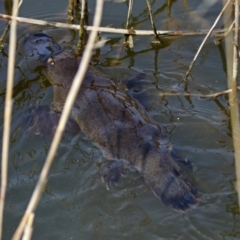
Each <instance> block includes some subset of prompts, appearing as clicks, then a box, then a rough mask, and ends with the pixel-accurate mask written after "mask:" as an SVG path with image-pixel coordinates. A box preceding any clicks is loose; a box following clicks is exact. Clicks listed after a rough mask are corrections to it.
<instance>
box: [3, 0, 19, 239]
mask: <svg viewBox="0 0 240 240" xmlns="http://www.w3.org/2000/svg"><path fill="white" fill-rule="evenodd" d="M12 12H13V13H12V14H13V16H14V17H16V16H17V14H18V0H14V1H13V10H12ZM16 32H17V21H16V19H14V20H12V22H11V27H10V49H9V58H8V78H7V90H6V91H7V92H6V98H5V110H4V129H3V140H2V172H1V197H0V239H2V226H3V210H4V203H5V197H6V188H7V172H8V152H9V140H10V128H11V115H12V89H13V82H14V64H15V49H16V39H17V37H16Z"/></svg>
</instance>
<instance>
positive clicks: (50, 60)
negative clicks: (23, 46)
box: [47, 57, 55, 66]
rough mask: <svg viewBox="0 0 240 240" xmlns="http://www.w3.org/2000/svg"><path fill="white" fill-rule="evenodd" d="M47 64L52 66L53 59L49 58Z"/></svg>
mask: <svg viewBox="0 0 240 240" xmlns="http://www.w3.org/2000/svg"><path fill="white" fill-rule="evenodd" d="M47 62H48V63H50V64H51V66H53V65H54V64H55V63H54V61H53V58H51V57H50V58H49V59H48V60H47Z"/></svg>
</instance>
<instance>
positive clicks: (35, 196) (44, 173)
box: [13, 0, 103, 240]
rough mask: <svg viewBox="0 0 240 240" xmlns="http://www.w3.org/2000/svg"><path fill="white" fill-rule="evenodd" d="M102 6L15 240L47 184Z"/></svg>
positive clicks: (18, 238)
mask: <svg viewBox="0 0 240 240" xmlns="http://www.w3.org/2000/svg"><path fill="white" fill-rule="evenodd" d="M102 8H103V0H97V4H96V9H95V14H94V24H93V25H94V26H95V28H94V30H93V31H92V32H91V34H90V37H89V40H88V43H87V45H86V48H85V51H84V54H83V57H82V61H81V65H80V66H79V69H78V71H77V73H76V75H75V77H74V80H73V82H72V86H71V88H70V91H69V94H68V96H67V99H66V102H65V105H64V108H63V111H62V116H61V118H60V121H59V124H58V126H57V129H56V133H55V135H54V138H53V141H52V144H51V147H50V150H49V152H48V155H47V158H46V161H45V163H44V166H43V169H42V171H41V174H40V177H39V180H38V183H37V186H36V187H35V189H34V192H33V195H32V197H31V199H30V202H29V204H28V207H27V209H26V211H25V214H24V216H23V218H22V220H21V222H20V224H19V226H18V228H17V230H16V232H15V234H14V236H13V240H20V238H21V235H22V233H23V230H24V228H25V226H26V223H27V221H28V218H29V216H30V215H31V214H32V213H33V212H34V211H35V209H36V207H37V204H38V202H39V200H40V197H41V194H42V192H43V189H44V187H45V186H46V182H47V175H48V172H49V170H50V167H51V165H52V162H53V159H54V156H55V153H56V150H57V147H58V144H59V142H60V140H61V136H62V133H63V131H64V128H65V125H66V122H67V120H68V116H69V114H70V111H71V109H72V106H73V103H74V101H75V98H76V96H77V93H78V91H79V88H80V86H81V84H82V81H83V78H84V76H85V73H86V71H87V67H88V65H89V61H90V57H91V54H92V49H93V47H94V43H95V39H96V37H97V27H98V26H99V25H100V22H101V17H102Z"/></svg>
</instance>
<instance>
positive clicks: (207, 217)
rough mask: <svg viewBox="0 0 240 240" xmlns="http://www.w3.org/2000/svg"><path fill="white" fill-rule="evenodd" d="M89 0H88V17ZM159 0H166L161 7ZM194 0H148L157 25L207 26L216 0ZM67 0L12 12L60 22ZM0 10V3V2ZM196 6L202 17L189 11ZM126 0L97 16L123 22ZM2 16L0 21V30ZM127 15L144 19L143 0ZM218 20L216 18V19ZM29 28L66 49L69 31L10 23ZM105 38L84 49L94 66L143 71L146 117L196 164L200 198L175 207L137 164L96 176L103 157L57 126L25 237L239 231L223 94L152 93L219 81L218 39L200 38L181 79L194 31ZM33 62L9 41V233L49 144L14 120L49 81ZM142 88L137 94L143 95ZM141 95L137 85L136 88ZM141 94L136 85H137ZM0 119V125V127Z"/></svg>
mask: <svg viewBox="0 0 240 240" xmlns="http://www.w3.org/2000/svg"><path fill="white" fill-rule="evenodd" d="M94 2H95V1H93V0H91V1H90V0H89V22H90V24H91V23H92V19H93V14H94V7H95V3H94ZM167 2H171V6H169V7H168V5H167ZM198 2H199V1H187V0H185V1H180V0H179V1H176V0H175V1H166V3H165V1H152V11H153V13H154V20H155V24H156V26H157V29H162V30H195V29H207V28H209V26H210V25H211V23H213V21H214V20H215V18H216V17H217V15H218V13H219V12H220V11H221V8H222V6H221V4H220V3H221V1H219V2H218V3H216V4H215V5H214V6H212V7H211V8H210V9H209V10H208V11H206V12H203V10H204V9H201V8H198V10H197V11H195V9H197V7H199V6H198ZM66 9H67V1H63V0H58V1H45V0H40V1H36V0H25V1H24V3H23V5H22V7H21V10H20V16H23V17H31V18H37V19H44V20H49V21H60V22H67V17H66V12H67V11H66ZM0 11H1V12H3V13H5V12H6V11H5V8H4V4H3V2H1V3H0ZM201 14H203V18H201V17H198V16H200V15H201ZM126 16H127V4H126V3H125V2H122V3H112V2H110V1H109V2H106V3H105V7H104V15H103V20H102V24H101V26H109V25H110V26H111V27H116V28H122V27H124V26H125V23H126ZM5 24H6V22H5V21H2V20H1V21H0V29H1V32H2V31H3V29H4V26H5ZM132 25H133V26H134V27H135V28H136V29H150V28H151V27H150V20H149V18H148V11H147V9H146V4H145V1H144V0H138V1H137V2H136V1H135V3H134V10H133V18H132ZM220 27H221V23H219V25H218V28H220ZM29 32H45V33H47V34H49V35H51V36H53V37H54V38H55V39H56V40H57V41H58V42H59V43H60V44H61V45H62V46H65V47H67V48H72V49H74V47H75V44H76V42H77V33H76V32H74V31H70V30H66V29H55V28H49V27H48V28H46V27H42V26H34V25H30V24H20V25H19V27H18V42H20V41H21V39H22V38H23V37H24V36H25V35H26V34H27V33H29ZM101 36H102V37H105V38H107V39H108V41H107V43H106V44H105V45H104V46H103V48H101V50H100V51H99V52H94V54H95V56H94V59H93V63H94V64H95V65H96V67H97V68H98V69H99V70H100V71H102V72H104V73H105V74H108V75H109V76H111V77H114V78H115V79H116V82H121V80H122V79H126V78H128V77H131V76H135V75H136V74H137V73H139V72H144V73H145V74H146V82H147V84H145V85H144V91H143V93H144V94H147V95H148V97H147V98H146V99H145V100H144V99H143V101H144V103H145V105H146V107H147V109H148V110H149V112H150V114H151V115H152V116H153V118H154V119H156V120H157V121H159V122H160V123H162V124H164V125H165V126H166V127H167V128H168V130H169V133H170V137H171V140H172V142H173V144H174V146H175V147H176V148H177V149H178V151H180V152H181V154H182V155H183V156H184V157H186V158H188V159H190V160H191V161H192V162H193V163H194V165H195V166H196V167H197V170H196V171H195V172H191V171H190V170H188V169H186V171H187V172H188V174H189V175H190V176H191V178H193V179H194V181H195V182H196V185H197V186H198V188H199V190H200V192H201V198H202V202H201V203H200V205H199V206H198V207H197V208H196V209H194V210H192V211H190V212H187V213H185V214H179V213H177V212H175V211H173V210H172V209H170V208H168V207H166V206H165V205H163V204H162V203H161V202H160V201H159V200H158V199H156V198H155V197H154V196H153V194H152V192H151V190H150V189H149V188H148V187H147V186H146V185H145V184H144V182H143V180H142V179H141V178H140V177H139V176H138V174H137V173H135V172H131V171H127V172H126V174H125V176H124V177H123V178H122V179H121V181H120V182H119V184H118V185H117V186H116V187H113V188H111V189H110V190H109V191H107V190H106V187H105V184H103V182H102V181H101V165H102V163H103V162H104V159H103V157H102V155H101V152H100V151H99V150H98V149H97V147H96V146H94V144H93V143H92V142H91V141H90V140H89V139H88V138H87V137H86V136H84V135H83V134H78V135H77V136H72V135H66V136H65V138H64V140H63V141H62V143H61V145H60V146H59V150H58V153H57V156H56V160H55V162H54V164H53V166H52V168H51V172H50V174H49V181H48V184H47V187H46V190H45V192H44V194H43V197H42V199H41V202H40V204H39V207H38V208H37V211H36V216H35V221H34V233H33V239H41V240H42V239H59V240H60V239H239V238H240V216H239V211H238V206H237V195H236V192H235V190H234V185H235V179H236V177H235V169H234V158H233V146H232V137H231V131H230V127H229V110H228V101H227V96H221V97H219V98H217V99H215V100H214V99H204V98H200V97H184V96H180V95H179V96H167V95H166V96H164V97H163V96H162V93H164V92H166V93H167V92H175V93H180V92H184V91H186V92H189V93H199V94H208V93H212V92H218V91H221V90H225V89H226V87H227V83H226V72H225V67H224V66H225V63H224V60H223V59H224V50H223V46H222V45H220V46H216V45H214V43H213V39H211V38H210V39H209V40H208V41H207V43H206V44H205V46H204V48H203V51H202V52H201V54H200V56H199V58H198V60H197V62H196V64H195V66H194V68H193V71H192V74H191V76H190V77H189V79H188V82H187V84H180V85H179V83H180V82H181V81H182V78H183V76H184V74H185V72H186V70H187V68H188V66H189V64H190V62H191V60H192V58H193V56H194V54H195V53H196V51H197V48H198V46H199V44H200V43H201V40H202V39H203V37H201V36H198V37H196V36H193V37H181V38H180V37H179V38H171V39H164V44H163V45H162V46H160V47H156V46H152V45H151V44H150V41H151V37H143V36H137V37H135V38H134V44H135V47H134V51H132V52H131V51H125V49H124V47H122V42H123V37H122V36H121V35H116V34H110V33H109V34H107V33H104V34H101ZM7 41H8V39H7V40H6V44H5V47H4V50H3V52H1V53H0V61H1V68H0V89H1V95H0V96H1V98H0V111H1V114H0V118H1V122H2V116H3V111H4V97H5V85H6V82H5V81H6V66H7V60H8V43H7ZM37 65H38V63H33V62H29V61H26V59H24V58H23V57H22V56H21V54H20V50H18V54H17V62H16V68H15V70H16V71H15V72H16V73H15V84H14V86H15V87H14V107H13V120H12V134H11V146H10V147H11V149H10V161H9V184H8V190H7V199H6V208H5V215H4V236H3V239H10V238H11V236H12V234H13V232H14V230H15V228H16V227H17V225H18V223H19V221H20V218H21V216H22V214H23V212H24V210H25V208H26V206H27V203H28V200H29V198H30V196H31V194H32V191H33V189H34V186H35V184H36V182H37V179H38V176H39V173H40V171H41V167H42V165H43V163H44V160H45V157H46V154H47V151H48V149H49V138H48V137H47V136H46V137H44V138H34V137H31V136H29V135H27V134H26V133H25V131H24V129H23V122H22V121H21V117H22V115H23V114H24V112H25V111H26V109H27V107H29V106H34V105H36V104H39V105H49V104H50V103H51V101H52V88H51V85H50V84H49V83H48V81H47V80H46V79H45V77H44V76H43V75H42V74H41V67H38V66H37ZM144 94H143V95H144ZM144 96H145V95H144ZM140 97H141V95H140ZM2 129H3V126H2V125H1V132H2Z"/></svg>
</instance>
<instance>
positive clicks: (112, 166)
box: [102, 160, 123, 188]
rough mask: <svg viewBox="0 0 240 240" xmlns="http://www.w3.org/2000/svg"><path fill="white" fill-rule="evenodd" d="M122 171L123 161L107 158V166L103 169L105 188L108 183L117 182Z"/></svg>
mask: <svg viewBox="0 0 240 240" xmlns="http://www.w3.org/2000/svg"><path fill="white" fill-rule="evenodd" d="M122 171H123V163H122V162H121V161H117V160H108V162H107V166H106V168H105V169H104V171H103V176H102V178H103V181H104V182H105V183H106V185H107V188H108V186H109V185H114V184H116V183H117V182H118V180H119V179H120V177H121V174H122Z"/></svg>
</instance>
